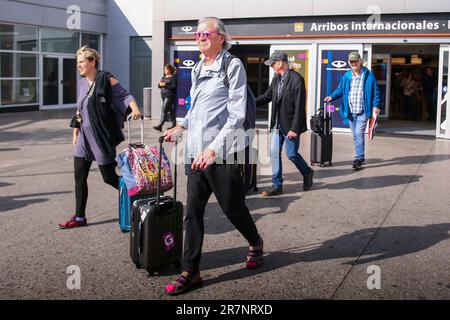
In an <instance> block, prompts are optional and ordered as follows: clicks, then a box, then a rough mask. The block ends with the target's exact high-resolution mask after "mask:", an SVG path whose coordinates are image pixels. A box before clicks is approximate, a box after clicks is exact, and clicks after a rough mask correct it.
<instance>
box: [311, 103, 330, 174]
mask: <svg viewBox="0 0 450 320" xmlns="http://www.w3.org/2000/svg"><path fill="white" fill-rule="evenodd" d="M326 109H327V104H326V103H325V104H324V110H323V113H320V114H323V126H317V127H321V128H323V130H322V131H317V130H316V131H315V132H311V154H310V158H311V166H314V165H315V164H319V165H320V166H321V167H323V166H324V164H325V163H326V162H328V164H329V165H330V166H331V165H332V157H333V133H332V132H331V130H332V121H331V112H330V110H328V112H327V110H326ZM316 117H317V115H316ZM315 121H317V119H315Z"/></svg>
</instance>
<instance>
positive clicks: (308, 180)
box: [303, 169, 314, 191]
mask: <svg viewBox="0 0 450 320" xmlns="http://www.w3.org/2000/svg"><path fill="white" fill-rule="evenodd" d="M313 176H314V170H313V169H311V172H310V173H308V174H307V175H304V176H303V191H308V190H309V189H311V187H312V185H313Z"/></svg>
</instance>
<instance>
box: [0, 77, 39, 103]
mask: <svg viewBox="0 0 450 320" xmlns="http://www.w3.org/2000/svg"><path fill="white" fill-rule="evenodd" d="M37 83H38V80H2V81H1V84H0V86H1V88H0V91H1V104H2V105H11V104H33V103H37V102H38V95H37V92H38V91H37Z"/></svg>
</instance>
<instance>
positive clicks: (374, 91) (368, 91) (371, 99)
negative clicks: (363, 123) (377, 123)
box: [330, 67, 380, 118]
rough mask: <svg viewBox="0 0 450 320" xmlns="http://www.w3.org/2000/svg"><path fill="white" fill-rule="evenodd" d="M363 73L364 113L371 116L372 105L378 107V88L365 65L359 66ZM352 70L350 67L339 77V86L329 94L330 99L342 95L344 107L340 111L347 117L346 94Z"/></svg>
mask: <svg viewBox="0 0 450 320" xmlns="http://www.w3.org/2000/svg"><path fill="white" fill-rule="evenodd" d="M361 70H362V73H363V79H362V80H363V83H364V113H365V114H366V116H367V117H368V118H370V117H371V116H372V109H373V108H374V107H377V108H379V107H380V90H379V89H378V85H377V80H376V79H375V76H374V74H373V72H372V71H370V70H369V69H367V68H365V67H361ZM352 72H353V71H352V70H351V69H350V70H349V71H347V72H346V73H344V76H343V77H342V79H341V82H340V83H339V86H338V87H337V89H336V90H334V92H333V93H332V94H331V96H330V97H331V99H333V100H335V99H339V98H341V97H342V104H343V107H344V109H343V110H342V111H343V112H342V113H341V114H342V116H343V117H344V118H348V115H349V105H348V94H349V92H350V83H351V81H352Z"/></svg>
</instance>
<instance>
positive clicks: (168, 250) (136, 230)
mask: <svg viewBox="0 0 450 320" xmlns="http://www.w3.org/2000/svg"><path fill="white" fill-rule="evenodd" d="M163 141H164V139H163V137H161V138H160V140H159V143H160V150H163V149H162V143H163ZM175 146H176V145H175ZM176 153H177V152H175V154H176ZM159 161H160V163H161V155H160V159H159ZM173 168H174V187H173V194H174V196H173V197H168V196H165V197H161V192H160V180H159V178H160V176H161V172H158V189H157V190H158V191H157V194H156V198H155V199H152V200H150V201H148V200H147V201H146V200H138V201H135V202H134V204H133V210H132V225H131V232H130V255H131V259H132V260H133V262H134V263H135V265H136V267H144V268H145V269H146V270H147V271H148V273H149V275H153V274H154V273H155V271H158V270H159V269H161V268H163V267H165V266H167V265H169V264H172V263H173V264H175V266H176V267H177V268H179V267H180V265H181V263H180V261H181V255H182V248H183V204H182V203H181V202H179V201H177V200H176V186H177V166H176V159H175V164H174V166H173ZM158 169H159V170H160V167H159V166H158Z"/></svg>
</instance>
